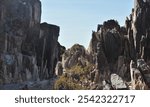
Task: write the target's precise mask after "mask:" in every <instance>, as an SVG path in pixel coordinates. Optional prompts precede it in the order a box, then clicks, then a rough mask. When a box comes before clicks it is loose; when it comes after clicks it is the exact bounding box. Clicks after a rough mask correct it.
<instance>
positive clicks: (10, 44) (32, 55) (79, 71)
mask: <svg viewBox="0 0 150 107" xmlns="http://www.w3.org/2000/svg"><path fill="white" fill-rule="evenodd" d="M40 20H41V2H40V1H39V0H0V89H24V90H27V89H53V88H54V89H72V90H73V89H77V90H79V89H91V90H93V89H94V90H108V89H109V90H112V89H114V90H116V89H117V90H121V89H133V90H134V89H138V90H141V89H150V21H149V20H150V1H149V0H145V1H143V0H135V5H134V8H133V9H132V13H131V14H130V16H129V18H128V17H127V18H126V21H125V26H122V27H121V26H120V25H119V23H118V22H117V21H116V20H113V19H111V20H108V21H105V22H104V23H103V24H98V26H97V31H93V32H92V39H91V41H90V44H89V47H88V49H87V50H86V49H85V48H84V47H83V46H82V45H79V44H75V45H73V46H72V47H71V48H69V49H67V50H66V48H65V47H63V46H61V45H60V44H59V42H58V37H59V31H60V27H59V26H57V25H51V24H48V23H40Z"/></svg>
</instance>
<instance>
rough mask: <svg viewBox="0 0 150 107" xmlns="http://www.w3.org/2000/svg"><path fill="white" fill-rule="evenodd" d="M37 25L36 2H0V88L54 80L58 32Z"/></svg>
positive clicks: (37, 0) (6, 0)
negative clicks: (0, 85) (1, 86)
mask: <svg viewBox="0 0 150 107" xmlns="http://www.w3.org/2000/svg"><path fill="white" fill-rule="evenodd" d="M40 21H41V2H40V1H39V0H13V1H12V0H0V84H12V83H15V84H17V83H24V82H28V81H29V82H34V81H42V80H45V79H50V78H52V77H53V76H54V69H55V66H56V63H57V61H58V60H60V55H59V54H60V53H61V52H60V51H59V50H60V48H61V45H59V43H58V37H59V29H60V28H59V27H58V26H55V25H50V24H47V23H42V24H40ZM61 54H62V53H61Z"/></svg>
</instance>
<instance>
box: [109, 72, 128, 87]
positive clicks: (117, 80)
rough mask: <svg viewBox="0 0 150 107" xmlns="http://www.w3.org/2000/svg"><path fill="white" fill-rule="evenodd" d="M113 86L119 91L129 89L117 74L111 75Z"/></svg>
mask: <svg viewBox="0 0 150 107" xmlns="http://www.w3.org/2000/svg"><path fill="white" fill-rule="evenodd" d="M111 85H112V87H113V88H114V89H117V90H127V89H128V87H127V85H126V83H125V81H124V80H123V79H122V78H121V77H120V76H119V75H117V74H111Z"/></svg>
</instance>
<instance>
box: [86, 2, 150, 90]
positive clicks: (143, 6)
mask: <svg viewBox="0 0 150 107" xmlns="http://www.w3.org/2000/svg"><path fill="white" fill-rule="evenodd" d="M149 11H150V2H149V1H143V0H135V6H134V9H132V13H131V15H130V18H128V17H127V19H126V21H125V27H120V26H119V24H118V23H117V21H115V20H108V21H106V22H104V23H103V24H102V25H98V28H97V32H94V31H93V33H92V39H91V42H90V45H89V48H88V51H89V52H90V53H91V54H96V64H98V67H97V68H98V71H99V72H100V73H99V75H103V76H100V77H99V78H101V77H102V78H103V79H99V80H101V81H102V80H106V75H105V74H107V73H109V75H107V76H109V78H111V77H110V75H111V74H112V73H116V75H119V76H120V77H119V78H122V79H121V81H130V79H131V81H132V82H131V83H132V86H133V87H134V88H133V87H132V89H135V86H137V87H140V88H138V89H146V88H145V87H147V86H149V69H148V64H149V61H150V60H149V55H150V53H149V52H150V48H149V47H150V45H149V43H150V39H149V34H150V32H149V31H150V30H149V29H150V23H149V21H148V20H149V19H150V17H149V16H150V15H149ZM97 46H99V48H96V47H97ZM141 58H142V60H141ZM131 60H133V61H134V62H137V63H136V64H135V67H131V65H132V64H131V65H130V62H132V61H131ZM139 62H140V63H139ZM141 62H143V63H141ZM141 66H142V67H143V66H144V67H143V68H142V69H143V70H141ZM144 69H146V73H145V70H144ZM108 71H110V72H108ZM130 76H131V78H130ZM136 76H138V77H136ZM113 77H115V76H113ZM137 78H139V80H138V79H137ZM116 80H117V79H116ZM108 81H110V79H108ZM119 81H120V80H118V81H116V82H114V83H117V82H119ZM135 81H136V82H135ZM147 81H148V82H147ZM138 83H140V86H139V84H138ZM136 84H138V85H136ZM143 87H144V88H143ZM136 89H137V88H136Z"/></svg>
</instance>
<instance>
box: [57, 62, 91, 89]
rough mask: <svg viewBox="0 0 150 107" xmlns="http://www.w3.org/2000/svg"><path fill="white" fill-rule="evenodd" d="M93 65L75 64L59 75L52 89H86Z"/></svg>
mask: <svg viewBox="0 0 150 107" xmlns="http://www.w3.org/2000/svg"><path fill="white" fill-rule="evenodd" d="M92 69H93V65H92V64H89V65H87V66H85V67H82V66H79V65H75V66H73V67H72V68H70V69H67V70H66V72H65V73H64V74H63V75H62V76H60V77H59V78H58V79H57V81H56V82H55V85H54V89H56V90H87V89H89V87H88V85H86V86H85V84H88V83H90V82H88V81H89V75H90V71H91V70H92Z"/></svg>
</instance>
